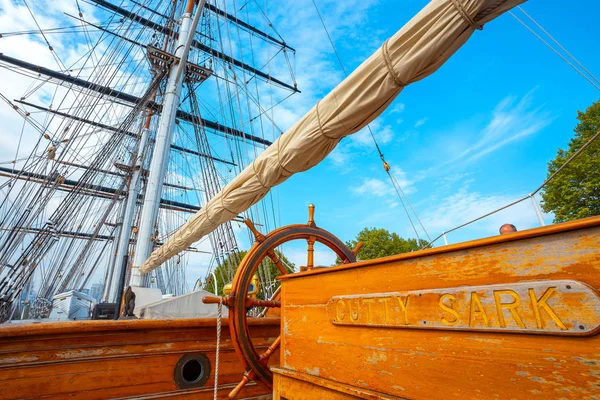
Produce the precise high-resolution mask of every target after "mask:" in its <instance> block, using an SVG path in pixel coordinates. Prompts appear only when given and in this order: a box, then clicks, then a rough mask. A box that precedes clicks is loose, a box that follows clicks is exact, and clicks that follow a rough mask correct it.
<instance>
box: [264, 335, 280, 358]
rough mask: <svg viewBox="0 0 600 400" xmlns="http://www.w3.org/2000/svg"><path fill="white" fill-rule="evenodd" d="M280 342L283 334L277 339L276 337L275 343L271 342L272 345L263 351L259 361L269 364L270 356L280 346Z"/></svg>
mask: <svg viewBox="0 0 600 400" xmlns="http://www.w3.org/2000/svg"><path fill="white" fill-rule="evenodd" d="M280 344H281V336H277V339H275V341H274V342H273V343H271V345H270V346H269V348H268V349H267V351H265V352H264V353H262V355H261V356H260V358H259V359H258V361H259V362H260V363H262V364H263V365H267V362H268V361H269V358H270V357H271V355H273V353H274V352H275V350H277V348H278V347H279V345H280Z"/></svg>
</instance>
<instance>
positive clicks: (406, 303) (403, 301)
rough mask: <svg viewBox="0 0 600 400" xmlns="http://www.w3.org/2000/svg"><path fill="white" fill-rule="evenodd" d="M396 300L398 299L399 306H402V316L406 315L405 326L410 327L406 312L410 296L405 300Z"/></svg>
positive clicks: (399, 298) (400, 298)
mask: <svg viewBox="0 0 600 400" xmlns="http://www.w3.org/2000/svg"><path fill="white" fill-rule="evenodd" d="M396 299H398V304H400V309H401V310H402V314H404V325H408V313H407V311H406V308H407V307H408V296H406V297H404V298H402V297H396Z"/></svg>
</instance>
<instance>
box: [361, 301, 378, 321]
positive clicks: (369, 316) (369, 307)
mask: <svg viewBox="0 0 600 400" xmlns="http://www.w3.org/2000/svg"><path fill="white" fill-rule="evenodd" d="M362 302H363V303H367V306H368V307H367V321H368V322H369V323H371V322H372V321H371V315H373V312H372V310H371V304H373V303H375V299H362Z"/></svg>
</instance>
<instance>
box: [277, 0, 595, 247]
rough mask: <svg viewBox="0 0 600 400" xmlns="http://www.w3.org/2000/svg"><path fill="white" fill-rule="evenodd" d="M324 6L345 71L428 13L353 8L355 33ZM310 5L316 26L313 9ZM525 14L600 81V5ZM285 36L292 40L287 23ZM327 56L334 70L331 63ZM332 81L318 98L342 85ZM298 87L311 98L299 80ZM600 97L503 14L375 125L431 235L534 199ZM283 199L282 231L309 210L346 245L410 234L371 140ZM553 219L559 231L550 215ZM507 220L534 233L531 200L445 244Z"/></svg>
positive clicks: (354, 145)
mask: <svg viewBox="0 0 600 400" xmlns="http://www.w3.org/2000/svg"><path fill="white" fill-rule="evenodd" d="M317 3H318V4H319V5H320V7H321V12H322V14H323V15H324V18H325V22H326V24H327V26H328V28H329V29H330V30H331V31H332V36H333V40H334V41H335V43H336V46H337V48H338V50H339V52H340V56H341V58H342V60H343V61H344V63H345V65H346V67H347V69H348V70H352V69H354V68H355V67H356V66H357V65H359V63H360V62H361V61H362V60H363V59H364V58H366V57H367V56H368V55H369V54H371V53H372V52H373V51H375V50H376V49H377V48H378V47H379V46H380V45H381V43H382V42H383V40H385V39H386V38H387V37H389V36H391V35H392V34H393V33H395V31H396V30H398V29H399V28H400V27H401V26H402V25H403V24H404V23H405V22H406V21H408V20H409V19H410V18H411V17H412V16H413V15H414V14H415V13H416V12H418V10H419V9H420V8H421V7H422V6H424V5H425V4H426V2H425V1H416V0H415V1H372V2H367V4H366V5H365V4H364V2H360V3H361V4H362V5H361V4H359V2H351V3H356V4H355V5H356V6H357V8H358V12H359V13H360V17H359V18H358V20H357V21H355V22H356V24H355V26H353V27H352V26H345V24H343V23H341V24H340V22H339V21H343V20H344V18H345V17H346V16H349V15H352V12H351V11H350V10H344V11H339V10H338V9H336V6H335V3H331V2H330V3H328V2H323V1H320V2H317ZM303 5H304V6H305V7H307V9H306V12H307V13H308V9H310V10H311V11H312V12H313V13H314V18H315V20H316V19H317V17H316V13H315V11H314V8H313V7H312V4H310V2H303ZM360 7H363V9H360ZM522 7H523V9H524V10H525V11H527V12H528V13H529V14H530V15H531V16H532V17H533V18H535V19H536V20H537V21H538V22H539V23H540V24H541V25H542V26H543V27H544V28H545V29H546V30H547V31H549V32H550V33H551V34H552V35H553V36H554V37H555V38H556V39H558V40H559V41H560V42H561V44H562V45H563V46H564V47H566V48H567V49H568V50H569V51H570V52H571V53H572V54H573V55H575V56H576V57H577V58H578V59H579V60H580V61H581V62H582V63H583V64H584V65H585V66H586V67H587V68H588V69H590V70H591V71H592V72H593V73H594V72H596V74H600V72H598V71H599V69H600V68H599V67H600V65H599V64H600V58H599V56H598V52H597V51H596V50H597V44H596V43H597V42H596V40H595V39H594V38H597V36H598V28H597V27H596V26H597V24H596V23H595V21H594V15H598V8H600V6H599V5H598V4H597V3H594V2H591V1H578V2H570V3H569V4H567V3H565V2H559V1H543V2H542V1H530V2H527V3H525V4H524V5H523V6H522ZM515 14H516V15H517V16H519V17H520V18H522V19H523V16H522V14H521V13H520V12H519V11H518V10H516V11H515ZM317 22H318V21H317ZM340 25H341V26H340ZM530 25H531V23H530ZM278 30H279V31H280V32H282V31H283V32H282V35H283V36H284V37H285V30H286V25H279V26H278ZM312 34H313V35H314V38H313V43H317V42H320V43H325V42H327V38H326V36H325V33H324V31H323V28H322V27H321V28H320V29H319V25H318V24H316V23H315V24H314V29H313V31H312ZM288 41H289V42H290V44H292V45H296V46H297V47H300V50H299V57H300V52H301V49H302V47H303V44H302V43H296V42H295V40H294V37H293V36H292V37H291V38H289V39H288ZM321 46H322V45H321ZM324 51H325V52H326V53H327V60H328V61H329V63H330V64H331V65H332V66H335V65H336V61H335V58H334V55H333V54H332V53H331V51H327V50H324ZM327 76H329V77H330V79H329V81H327V82H325V83H324V84H322V85H321V89H322V90H321V93H320V94H321V95H323V94H325V93H327V91H328V90H329V88H330V87H333V86H335V85H336V84H337V82H338V81H339V79H342V76H341V75H339V76H338V77H334V78H331V75H327ZM336 78H337V80H336ZM300 88H301V89H303V90H305V89H306V88H305V87H304V86H303V85H302V81H300ZM308 91H309V92H310V93H311V94H313V95H317V93H314V89H311V88H309V89H308ZM308 95H310V94H308ZM299 96H303V95H299ZM597 99H598V91H597V89H595V88H593V87H592V86H591V85H590V84H589V83H588V82H587V81H585V80H584V79H583V78H582V77H581V76H579V75H578V74H577V73H576V72H575V71H573V70H572V69H571V68H570V67H569V66H568V65H567V64H566V63H565V62H564V61H562V60H561V59H560V58H559V57H558V56H556V55H555V54H554V53H552V51H551V50H549V49H548V48H547V47H545V45H544V44H543V43H541V42H540V41H539V40H538V39H537V38H535V37H534V36H533V35H532V34H531V33H530V32H528V31H527V30H526V29H525V28H524V27H523V26H521V25H520V24H519V23H518V22H517V21H516V20H515V19H514V18H513V17H512V16H510V15H504V16H502V17H500V18H499V19H497V20H495V21H493V22H491V23H490V24H488V25H487V26H485V28H484V30H483V31H478V32H476V33H475V34H474V35H473V37H472V38H471V40H470V41H469V42H467V44H466V45H465V46H464V47H463V48H461V49H460V50H459V51H458V53H457V54H455V56H454V57H452V58H451V59H450V60H449V61H448V62H447V63H446V64H445V65H444V66H443V67H442V68H441V69H440V70H439V71H437V72H436V73H434V74H433V75H432V76H430V77H428V78H426V79H425V80H423V81H420V82H417V83H415V84H413V85H410V86H409V87H408V88H406V89H405V90H404V91H403V92H402V93H401V94H400V96H399V97H398V98H397V99H396V101H395V102H394V103H393V104H392V105H391V107H390V109H389V110H388V111H386V112H385V113H384V114H383V115H382V116H381V117H380V118H379V119H377V120H376V121H375V123H374V124H372V126H373V130H374V132H375V133H376V136H378V137H379V138H380V140H379V143H380V146H381V148H382V151H383V152H384V154H385V156H386V159H387V160H388V161H389V162H390V164H391V165H392V166H393V167H394V168H396V177H397V178H398V180H399V181H400V182H401V184H403V188H404V189H405V191H406V192H407V195H408V197H409V199H410V201H411V203H412V204H413V206H414V207H415V210H416V212H417V214H418V215H419V217H420V218H421V219H422V221H423V223H424V225H425V228H426V229H427V230H428V231H429V234H430V236H432V237H435V236H437V235H438V234H440V233H441V232H442V231H445V230H449V229H451V228H453V227H454V226H457V225H459V224H461V223H463V222H466V221H467V220H469V219H472V218H475V217H478V216H480V215H482V214H484V213H486V212H488V211H492V210H494V209H495V208H498V207H500V206H502V205H505V204H507V203H509V202H511V201H513V200H516V199H518V198H519V197H522V196H524V195H527V194H529V193H530V192H531V191H532V190H533V189H534V188H536V187H537V186H538V185H539V184H540V183H541V182H543V180H544V179H545V177H546V165H547V162H548V161H549V160H550V159H552V158H553V157H554V155H555V154H556V150H557V148H559V147H563V148H564V147H565V146H566V144H567V142H568V140H569V139H570V138H571V136H572V133H573V128H574V126H575V124H576V113H577V110H584V109H585V108H586V107H587V106H589V105H590V104H591V103H592V102H593V101H596V100H597ZM359 135H361V134H359ZM279 195H280V197H281V199H282V206H281V210H282V219H283V221H282V222H283V224H288V223H297V222H303V221H304V220H305V219H306V205H307V204H308V203H310V202H312V203H315V204H316V206H317V223H318V224H319V225H320V226H322V227H324V228H326V229H329V230H331V231H332V232H334V233H335V234H336V235H338V236H339V237H341V238H342V239H344V240H347V239H351V238H353V237H354V236H355V235H356V234H357V233H358V232H359V231H360V230H361V229H362V228H364V227H367V226H368V227H380V228H386V229H389V230H391V231H395V232H397V233H399V234H400V235H402V236H405V237H406V236H410V237H414V233H413V231H412V228H411V227H410V223H409V221H408V219H407V216H406V214H405V212H404V210H403V209H402V207H401V206H399V205H398V204H397V203H398V201H397V198H396V196H395V194H394V193H393V190H392V187H391V185H390V184H389V180H388V178H387V176H386V175H385V173H384V171H383V169H382V167H381V162H380V161H379V158H378V155H377V153H376V151H375V149H374V147H373V146H372V144H371V143H370V142H369V140H368V137H367V136H365V135H362V136H360V137H359V139H357V138H347V139H345V140H344V141H343V142H342V144H341V145H340V147H339V148H338V149H337V150H336V151H335V152H334V153H332V154H331V155H330V156H329V157H328V158H327V159H326V160H325V161H324V162H323V163H322V164H320V165H319V166H317V167H315V168H314V169H313V170H311V171H309V172H306V173H303V174H300V175H297V176H295V177H293V178H291V179H290V180H289V181H287V182H285V183H284V184H282V185H281V187H280V192H279ZM545 220H546V222H547V223H551V221H552V216H550V215H547V216H545ZM503 222H510V223H513V224H515V225H516V226H517V227H518V228H519V229H526V228H532V227H535V226H538V222H537V218H536V216H535V213H534V210H533V207H532V205H531V203H530V202H525V203H523V204H521V205H519V206H515V207H513V208H511V209H509V210H507V211H504V212H502V213H500V214H499V215H497V216H494V217H491V218H489V219H486V220H484V221H481V222H479V223H477V224H474V225H473V226H470V227H467V228H464V229H461V230H459V231H457V232H455V233H452V234H449V235H448V240H449V242H450V243H456V242H460V241H464V240H470V239H476V238H480V237H486V236H492V235H495V234H497V230H498V228H499V226H500V225H501V224H502V223H503ZM420 234H421V235H422V233H420ZM437 244H438V245H441V244H443V242H441V241H440V242H438V243H437Z"/></svg>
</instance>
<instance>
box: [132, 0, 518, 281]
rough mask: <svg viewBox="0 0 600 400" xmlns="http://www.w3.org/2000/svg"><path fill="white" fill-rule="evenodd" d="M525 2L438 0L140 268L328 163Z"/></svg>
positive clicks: (170, 254)
mask: <svg viewBox="0 0 600 400" xmlns="http://www.w3.org/2000/svg"><path fill="white" fill-rule="evenodd" d="M524 1H525V0H433V1H431V2H430V3H429V4H428V5H427V6H425V8H424V9H423V10H421V12H419V13H418V14H417V15H416V16H415V17H414V18H413V19H411V20H410V21H409V22H408V23H407V24H406V25H405V26H404V27H403V28H402V29H400V31H398V32H397V33H396V34H395V35H394V36H392V37H391V38H390V39H388V40H387V41H386V42H385V43H384V44H383V46H382V47H381V48H380V49H379V50H378V51H377V52H375V54H373V55H372V56H371V57H369V58H368V59H367V60H366V61H365V62H363V63H362V64H361V65H360V66H359V67H358V68H357V69H356V70H355V71H354V72H353V73H352V74H351V75H350V76H348V77H347V78H346V79H345V80H344V81H343V82H342V83H340V84H339V85H338V86H337V87H336V88H335V89H333V90H332V91H331V92H330V93H329V94H328V95H327V96H326V97H325V98H324V99H322V100H321V101H319V102H318V103H317V105H316V106H315V107H313V108H312V109H311V110H310V111H309V112H308V113H307V114H306V115H305V116H304V117H302V119H300V120H299V121H298V122H297V123H296V124H294V126H292V127H291V128H290V129H289V130H288V131H287V132H285V133H284V134H283V135H282V136H281V137H279V139H277V140H276V141H275V142H274V143H273V144H272V145H271V146H270V147H269V148H267V149H266V150H265V151H264V152H263V153H262V154H261V155H260V156H258V157H257V158H256V159H255V160H254V162H253V163H252V164H251V165H249V166H248V167H247V168H246V169H245V170H244V171H242V172H241V173H240V175H238V176H237V177H236V178H235V179H233V180H232V181H231V182H230V183H229V184H228V185H227V186H226V187H225V188H223V190H222V191H221V192H220V193H219V194H218V195H216V196H215V197H214V198H212V199H211V200H210V201H209V202H208V203H207V204H206V206H205V207H204V208H203V209H201V210H200V211H198V212H197V213H196V214H195V215H194V216H193V217H192V218H190V219H189V220H188V221H187V222H186V223H185V224H184V225H183V226H182V227H181V228H180V229H179V230H178V231H177V232H176V233H175V234H173V236H171V237H170V238H169V239H168V240H167V241H166V242H165V243H164V244H163V245H162V246H161V247H159V248H158V249H156V250H155V251H154V252H153V253H152V255H151V256H150V257H149V258H148V260H146V261H145V262H144V264H143V265H141V266H140V270H141V272H143V273H148V272H150V271H152V270H153V269H155V268H156V267H158V266H160V265H161V264H162V263H163V262H165V261H166V260H168V259H169V258H171V257H173V256H174V255H176V254H178V253H179V252H181V251H183V250H185V249H186V248H187V247H188V246H189V245H190V244H192V243H194V242H196V241H197V240H199V239H200V238H202V237H203V236H205V235H207V234H208V233H210V232H211V231H212V230H214V229H215V228H216V227H217V226H218V225H219V224H222V223H224V222H226V221H229V220H231V219H233V218H234V217H236V216H237V215H238V214H239V213H242V212H244V211H245V210H247V209H248V208H250V207H251V206H252V205H253V204H255V203H256V202H258V201H259V200H260V199H262V198H263V197H264V196H265V195H266V194H267V193H268V192H269V190H270V189H271V188H272V187H274V186H276V185H279V184H280V183H282V182H283V181H285V180H286V179H288V178H289V177H290V176H292V175H294V174H295V173H298V172H302V171H306V170H308V169H310V168H312V167H313V166H315V165H317V164H318V163H319V162H321V161H322V160H323V159H324V158H325V157H326V156H327V154H329V153H330V152H331V151H332V150H333V149H334V148H335V146H336V145H337V144H338V143H339V142H340V140H341V139H342V138H344V137H346V136H348V135H351V134H353V133H356V132H358V131H359V130H360V129H362V128H363V127H365V126H366V125H367V124H368V123H370V122H371V121H373V120H374V119H375V118H376V117H377V116H379V114H381V113H382V112H383V111H384V110H385V109H386V107H388V106H389V105H390V103H391V102H392V101H393V100H394V99H395V98H396V96H398V94H399V93H400V91H401V90H402V89H403V88H404V87H405V86H406V85H408V84H411V83H413V82H416V81H418V80H421V79H423V78H425V77H426V76H428V75H430V74H432V73H433V72H434V71H436V70H437V69H438V68H439V67H440V66H441V65H442V64H443V63H444V62H445V61H446V60H447V59H448V58H450V56H452V54H454V53H455V52H456V51H457V50H458V49H459V48H460V47H461V46H462V45H463V44H464V43H465V42H466V41H467V39H468V38H469V37H470V36H471V34H472V33H473V32H474V31H475V30H476V29H481V28H482V27H483V25H484V24H485V23H487V22H489V21H491V20H493V19H494V18H496V17H498V16H499V15H501V14H502V13H504V12H505V11H507V10H509V9H511V8H512V7H515V6H516V5H518V4H520V3H523V2H524Z"/></svg>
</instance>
